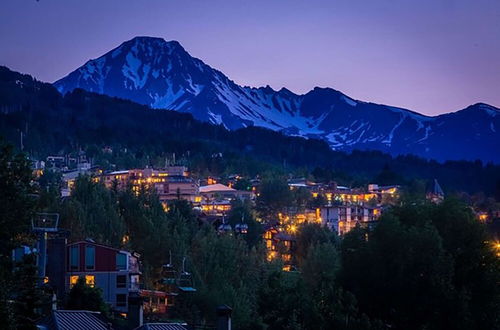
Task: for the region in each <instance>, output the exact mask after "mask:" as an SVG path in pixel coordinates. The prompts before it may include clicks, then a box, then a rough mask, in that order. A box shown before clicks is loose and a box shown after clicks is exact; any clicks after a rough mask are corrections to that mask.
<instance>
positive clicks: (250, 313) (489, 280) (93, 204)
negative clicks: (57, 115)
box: [0, 145, 500, 329]
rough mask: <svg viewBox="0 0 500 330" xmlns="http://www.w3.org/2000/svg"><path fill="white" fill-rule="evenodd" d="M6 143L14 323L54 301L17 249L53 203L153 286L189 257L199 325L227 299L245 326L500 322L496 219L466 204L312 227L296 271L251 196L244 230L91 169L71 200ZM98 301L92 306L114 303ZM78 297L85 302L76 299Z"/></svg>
mask: <svg viewBox="0 0 500 330" xmlns="http://www.w3.org/2000/svg"><path fill="white" fill-rule="evenodd" d="M0 149H1V150H2V152H1V154H0V225H1V228H2V230H1V231H0V235H2V239H1V240H0V249H1V255H0V262H1V263H2V267H1V268H0V275H1V278H0V281H1V284H2V285H0V317H1V318H2V322H3V323H2V324H3V325H5V327H6V328H10V329H23V328H29V327H30V324H32V321H33V320H34V319H36V318H37V317H39V316H41V315H40V314H38V313H39V312H40V311H41V310H42V309H40V308H39V307H40V306H44V304H45V305H46V304H47V302H46V301H42V299H41V298H42V297H43V294H42V293H41V292H39V291H37V290H38V289H37V288H36V286H35V285H34V284H35V283H36V277H35V273H34V271H35V270H34V269H33V268H30V265H32V263H30V262H29V260H28V261H27V262H26V263H25V264H24V267H23V268H19V265H17V266H16V265H14V264H13V263H12V260H11V258H10V250H11V249H12V248H13V247H15V246H17V245H18V244H21V243H27V242H29V241H30V240H31V241H32V240H33V237H30V234H29V221H30V218H31V216H32V214H33V212H39V211H49V210H50V211H51V212H59V213H60V215H61V223H60V227H61V228H63V229H67V230H68V231H70V233H71V236H70V239H71V240H78V239H83V238H94V239H95V240H96V241H98V242H100V243H104V244H109V245H111V246H114V247H119V248H124V249H129V250H133V251H137V252H139V253H140V254H141V260H142V268H143V269H142V271H143V282H144V286H145V287H146V288H154V287H155V285H157V282H158V280H160V279H161V276H162V275H161V268H162V265H163V264H164V263H166V262H167V261H169V259H168V258H169V254H170V253H171V254H172V258H173V263H174V264H175V265H179V266H180V264H181V261H182V259H183V258H184V257H185V258H186V260H187V264H186V266H187V269H188V271H190V272H191V273H192V274H193V282H194V286H195V287H196V289H197V291H196V293H194V294H192V295H187V296H184V297H181V298H180V299H179V301H178V302H177V303H176V308H175V313H176V315H175V316H176V317H177V318H179V319H183V320H186V321H188V322H189V323H191V324H197V325H211V324H213V322H214V319H213V318H214V313H213V312H214V308H215V306H217V305H219V304H227V305H229V306H231V307H233V309H234V312H233V326H234V327H235V328H236V329H498V328H499V326H500V323H499V322H500V320H499V315H498V312H497V311H498V307H500V306H499V303H500V292H499V289H500V288H499V286H498V281H499V279H500V277H499V276H500V268H499V266H500V264H499V258H498V257H497V256H496V254H495V251H494V249H493V247H492V240H491V238H490V237H489V236H488V235H487V233H486V231H485V228H484V226H483V225H482V224H481V223H479V222H478V221H476V220H475V218H474V216H473V214H472V212H471V210H470V209H469V208H468V207H467V206H466V205H465V204H463V203H461V202H460V201H457V200H452V199H449V200H445V201H444V202H443V203H441V204H439V205H435V204H429V203H427V202H425V201H424V200H421V199H416V198H403V200H402V201H401V204H400V205H398V206H396V207H394V208H392V209H391V210H389V211H387V212H386V213H385V214H384V215H383V217H382V219H381V220H380V222H379V224H378V226H376V227H375V229H373V230H371V231H369V230H366V229H361V228H356V229H354V230H352V231H351V232H349V233H348V234H346V235H345V236H344V237H342V238H339V237H338V236H337V235H336V234H335V233H333V232H331V231H329V230H328V229H325V228H322V227H320V226H319V225H315V224H305V225H303V226H302V227H301V228H299V230H298V234H297V237H296V240H297V245H296V251H295V253H296V255H297V263H298V268H297V270H296V271H291V272H285V271H283V270H282V265H281V264H280V261H279V260H276V261H273V262H267V261H266V258H265V249H264V246H263V244H262V241H261V239H260V237H261V236H260V233H261V229H260V228H259V224H258V223H257V222H256V221H255V212H256V210H255V209H253V208H252V207H251V206H250V205H249V204H244V203H241V204H239V205H235V207H234V208H233V212H232V213H231V214H230V215H229V219H230V221H233V222H237V221H239V219H241V215H242V214H245V221H247V222H249V223H250V224H251V225H250V226H249V227H250V228H252V227H253V228H254V230H253V234H252V235H250V236H247V237H243V236H241V235H239V236H238V235H235V234H233V235H228V234H220V233H219V232H217V230H216V229H215V228H214V227H212V226H210V225H207V224H204V223H201V222H199V220H198V218H197V216H196V214H194V213H193V210H192V208H191V206H190V205H189V204H188V203H187V202H185V201H181V200H179V201H176V202H174V203H172V205H171V207H170V208H169V209H168V210H167V211H166V210H165V209H164V208H163V207H162V205H161V203H160V202H159V200H158V197H157V196H156V195H155V192H154V191H152V190H148V189H143V190H141V191H140V192H139V193H138V194H135V193H133V192H132V191H131V190H125V191H117V190H114V189H106V188H105V187H104V186H102V185H101V184H100V183H96V182H93V181H92V180H91V179H90V178H88V177H80V178H78V180H77V181H76V183H75V187H74V190H73V194H72V195H71V197H69V198H64V199H61V198H60V197H59V195H58V190H57V189H56V186H55V185H51V184H50V182H51V180H47V181H45V183H44V186H37V185H36V184H34V182H33V178H32V177H31V171H30V166H29V162H28V161H27V160H26V158H25V156H24V155H21V154H17V153H15V152H14V150H13V148H12V147H10V146H8V145H2V147H1V148H0ZM278 190H279V189H278ZM284 194H286V193H284ZM286 198H290V196H288V197H286ZM293 200H295V202H294V203H296V202H297V201H298V200H300V198H297V197H295V198H294V197H292V202H293ZM259 202H260V203H261V205H260V207H261V210H257V211H259V212H266V210H271V211H270V212H274V211H275V210H276V209H278V208H279V207H280V206H279V205H276V204H272V203H274V202H275V201H273V200H269V201H266V199H263V200H260V201H259ZM262 210H263V211H262ZM250 228H249V229H250ZM249 232H250V230H249ZM169 252H170V253H169ZM19 272H20V273H19ZM77 288H78V289H79V290H81V291H80V292H84V291H85V287H83V288H82V287H77ZM70 296H71V295H70ZM79 296H81V294H75V293H73V297H79ZM90 296H92V294H91V295H90ZM70 298H71V297H70ZM75 299H76V298H75ZM92 301H93V303H92V305H91V306H90V307H89V308H96V309H101V308H102V306H101V304H100V303H98V302H97V303H96V301H95V299H93V300H92ZM66 303H67V305H66V307H67V308H71V306H78V308H81V307H82V306H81V302H78V301H77V302H75V301H74V299H73V300H71V299H70V300H69V302H68V301H67V302H66ZM92 306H94V307H92Z"/></svg>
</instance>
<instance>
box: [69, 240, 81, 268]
mask: <svg viewBox="0 0 500 330" xmlns="http://www.w3.org/2000/svg"><path fill="white" fill-rule="evenodd" d="M75 252H76V253H75ZM69 268H70V270H79V269H80V245H72V246H71V247H70V253H69Z"/></svg>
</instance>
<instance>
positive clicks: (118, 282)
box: [66, 240, 141, 313]
mask: <svg viewBox="0 0 500 330" xmlns="http://www.w3.org/2000/svg"><path fill="white" fill-rule="evenodd" d="M66 249H67V250H66V254H67V263H66V264H67V266H66V267H67V268H66V286H67V290H70V289H71V288H72V287H73V286H74V285H75V284H76V283H77V282H78V280H79V279H80V278H83V279H84V280H85V283H86V284H87V285H89V286H92V287H94V286H95V287H98V288H100V289H101V290H102V293H103V298H104V301H105V302H106V303H108V304H110V305H111V306H112V308H113V309H114V310H116V311H119V312H122V313H126V312H127V309H128V306H127V304H128V303H127V302H128V296H129V294H130V293H131V292H139V279H140V275H141V272H140V271H139V256H138V255H137V254H133V253H130V252H128V251H124V250H119V249H114V248H111V247H109V246H105V245H101V244H97V243H95V242H93V241H91V240H86V241H80V242H75V243H71V244H68V245H67V246H66Z"/></svg>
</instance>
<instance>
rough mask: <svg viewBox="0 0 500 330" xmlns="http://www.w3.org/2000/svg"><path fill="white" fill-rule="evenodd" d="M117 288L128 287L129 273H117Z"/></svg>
mask: <svg viewBox="0 0 500 330" xmlns="http://www.w3.org/2000/svg"><path fill="white" fill-rule="evenodd" d="M118 278H120V279H121V278H123V279H124V280H125V281H123V282H122V281H118ZM116 288H117V289H125V288H127V275H116Z"/></svg>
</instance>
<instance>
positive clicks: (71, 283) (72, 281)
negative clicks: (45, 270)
mask: <svg viewBox="0 0 500 330" xmlns="http://www.w3.org/2000/svg"><path fill="white" fill-rule="evenodd" d="M78 278H79V276H78V275H73V276H70V277H69V287H70V288H72V287H73V286H74V285H75V284H76V283H77V282H78Z"/></svg>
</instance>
